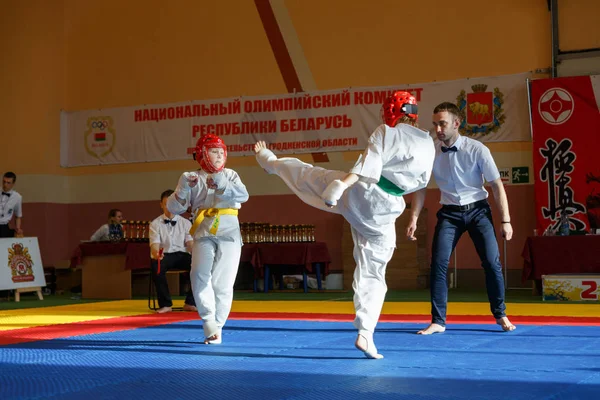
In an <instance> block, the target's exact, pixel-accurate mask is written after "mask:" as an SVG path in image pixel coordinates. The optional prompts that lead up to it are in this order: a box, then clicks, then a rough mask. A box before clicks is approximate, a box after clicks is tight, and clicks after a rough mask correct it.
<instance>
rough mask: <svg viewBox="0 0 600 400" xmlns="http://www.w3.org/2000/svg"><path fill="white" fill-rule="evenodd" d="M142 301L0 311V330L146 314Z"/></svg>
mask: <svg viewBox="0 0 600 400" xmlns="http://www.w3.org/2000/svg"><path fill="white" fill-rule="evenodd" d="M149 312H150V310H148V307H147V303H146V302H144V301H132V300H122V301H107V302H99V303H86V304H77V305H68V306H56V307H42V308H22V309H17V310H5V311H0V331H6V330H11V329H21V328H32V327H35V326H45V325H56V324H71V323H75V322H84V321H95V320H100V319H106V318H114V317H125V316H132V315H141V314H148V313H149Z"/></svg>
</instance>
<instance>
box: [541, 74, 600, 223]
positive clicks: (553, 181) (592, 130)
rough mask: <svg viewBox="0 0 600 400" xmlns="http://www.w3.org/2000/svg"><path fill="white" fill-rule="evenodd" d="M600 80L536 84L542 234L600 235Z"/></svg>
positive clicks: (599, 77) (572, 79)
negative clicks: (565, 224)
mask: <svg viewBox="0 0 600 400" xmlns="http://www.w3.org/2000/svg"><path fill="white" fill-rule="evenodd" d="M599 96H600V75H595V76H577V77H566V78H555V79H539V80H534V81H532V82H531V123H532V130H533V169H534V174H535V208H536V228H537V229H538V231H539V232H543V231H545V230H546V229H547V228H548V227H551V229H554V230H557V229H558V225H559V223H560V216H561V213H562V212H563V210H564V211H566V213H567V215H568V217H569V222H570V229H571V230H573V231H579V232H583V231H585V232H590V231H592V230H595V229H600V112H599V105H598V104H599V100H600V99H599Z"/></svg>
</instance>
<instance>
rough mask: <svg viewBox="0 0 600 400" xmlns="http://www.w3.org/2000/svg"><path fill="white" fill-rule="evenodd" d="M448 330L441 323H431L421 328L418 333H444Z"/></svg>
mask: <svg viewBox="0 0 600 400" xmlns="http://www.w3.org/2000/svg"><path fill="white" fill-rule="evenodd" d="M445 330H446V327H445V326H443V325H440V324H431V325H429V326H428V327H427V328H425V329H421V330H420V331H419V332H417V335H432V334H434V333H442V332H444V331H445Z"/></svg>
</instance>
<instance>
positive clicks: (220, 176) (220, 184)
mask: <svg viewBox="0 0 600 400" xmlns="http://www.w3.org/2000/svg"><path fill="white" fill-rule="evenodd" d="M211 178H212V180H213V183H214V184H215V185H216V186H217V189H216V190H224V189H225V186H226V185H227V177H226V176H225V173H223V172H219V173H216V174H212V175H211Z"/></svg>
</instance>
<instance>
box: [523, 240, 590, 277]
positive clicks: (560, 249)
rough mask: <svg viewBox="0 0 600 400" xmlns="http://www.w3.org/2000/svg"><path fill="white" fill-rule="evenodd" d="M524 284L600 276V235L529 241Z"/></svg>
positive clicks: (525, 247)
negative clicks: (565, 276) (568, 276)
mask: <svg viewBox="0 0 600 400" xmlns="http://www.w3.org/2000/svg"><path fill="white" fill-rule="evenodd" d="M521 255H522V257H523V260H524V262H523V275H522V279H523V282H525V281H527V280H533V281H534V282H535V283H536V285H539V284H540V283H541V279H542V275H550V274H589V273H600V235H572V236H533V237H528V238H527V240H526V241H525V246H524V247H523V252H522V253H521Z"/></svg>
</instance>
